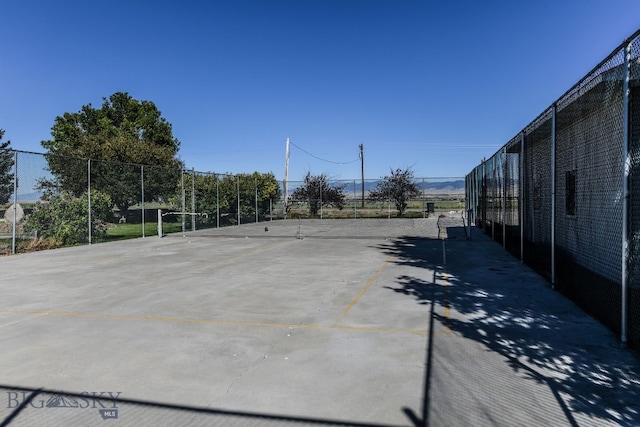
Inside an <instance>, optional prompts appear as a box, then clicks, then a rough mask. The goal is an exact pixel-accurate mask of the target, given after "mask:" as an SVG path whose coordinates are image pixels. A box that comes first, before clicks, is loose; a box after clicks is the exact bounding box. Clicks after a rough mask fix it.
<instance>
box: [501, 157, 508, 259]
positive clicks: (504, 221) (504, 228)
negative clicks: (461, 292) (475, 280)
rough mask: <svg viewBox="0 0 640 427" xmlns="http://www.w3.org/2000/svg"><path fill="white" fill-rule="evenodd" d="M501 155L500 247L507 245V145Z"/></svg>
mask: <svg viewBox="0 0 640 427" xmlns="http://www.w3.org/2000/svg"><path fill="white" fill-rule="evenodd" d="M502 156H503V157H504V159H503V162H502V165H503V166H502V247H503V248H505V249H506V247H507V168H508V164H507V146H506V145H505V147H504V148H503V151H502Z"/></svg>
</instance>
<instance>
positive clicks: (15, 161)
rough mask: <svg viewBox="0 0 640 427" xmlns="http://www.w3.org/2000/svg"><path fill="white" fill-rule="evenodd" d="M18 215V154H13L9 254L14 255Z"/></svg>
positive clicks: (15, 152)
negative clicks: (11, 225) (11, 220)
mask: <svg viewBox="0 0 640 427" xmlns="http://www.w3.org/2000/svg"><path fill="white" fill-rule="evenodd" d="M17 214H18V152H17V151H14V152H13V227H12V229H11V253H12V254H14V255H15V253H16V227H17V222H18V221H16V217H17Z"/></svg>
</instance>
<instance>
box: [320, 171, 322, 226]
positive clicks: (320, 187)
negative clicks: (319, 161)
mask: <svg viewBox="0 0 640 427" xmlns="http://www.w3.org/2000/svg"><path fill="white" fill-rule="evenodd" d="M320 219H322V180H320Z"/></svg>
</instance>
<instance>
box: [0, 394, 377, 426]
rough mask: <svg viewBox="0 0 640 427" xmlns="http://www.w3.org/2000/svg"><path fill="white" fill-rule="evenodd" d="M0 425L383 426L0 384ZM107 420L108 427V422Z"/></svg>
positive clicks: (117, 395) (118, 395) (115, 395)
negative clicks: (109, 422)
mask: <svg viewBox="0 0 640 427" xmlns="http://www.w3.org/2000/svg"><path fill="white" fill-rule="evenodd" d="M0 396H1V397H2V400H0V402H1V403H0V405H1V406H0V427H5V426H14V425H15V426H22V425H102V423H103V422H104V421H105V420H106V421H111V424H113V423H114V422H115V423H116V424H113V425H120V424H119V423H118V422H121V423H123V424H122V425H139V426H146V425H155V426H158V425H173V426H177V425H202V426H217V425H219V426H232V427H233V426H238V427H240V426H242V427H249V426H274V427H275V426H282V425H292V426H296V427H298V426H310V427H319V426H343V427H360V426H364V427H384V426H383V425H381V424H368V423H357V422H349V421H339V420H331V419H318V418H306V417H296V416H287V415H274V414H262V413H251V412H244V411H230V410H224V409H213V408H210V407H196V406H183V405H174V404H167V403H160V402H149V401H142V400H133V399H123V398H121V397H120V393H113V392H111V393H109V392H81V393H78V392H68V391H62V390H46V389H41V388H40V389H35V388H28V387H20V386H12V385H2V384H0ZM111 424H109V425H111Z"/></svg>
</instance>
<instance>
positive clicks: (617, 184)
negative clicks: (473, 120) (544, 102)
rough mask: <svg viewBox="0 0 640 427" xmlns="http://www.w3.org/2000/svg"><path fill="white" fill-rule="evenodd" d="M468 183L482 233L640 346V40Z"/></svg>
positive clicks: (571, 92)
mask: <svg viewBox="0 0 640 427" xmlns="http://www.w3.org/2000/svg"><path fill="white" fill-rule="evenodd" d="M465 181H466V186H467V190H466V198H467V201H468V205H467V208H468V209H469V212H470V215H471V216H472V218H474V221H475V224H476V225H477V226H478V227H481V228H482V230H483V231H485V232H486V233H487V234H489V235H491V236H492V238H494V239H495V240H496V241H498V242H500V243H501V244H502V245H503V246H504V247H505V248H506V249H507V250H509V251H510V252H512V253H513V254H514V255H516V256H518V257H520V258H521V259H522V260H523V261H524V262H526V263H528V264H530V265H532V266H533V267H534V268H536V269H537V271H539V272H540V273H541V274H542V275H544V276H546V277H547V279H548V280H549V281H550V282H551V285H552V286H553V287H555V288H557V289H559V290H560V291H562V292H563V293H565V294H566V295H568V296H569V297H570V298H572V299H573V300H574V301H576V302H578V303H579V304H580V305H581V306H582V307H583V308H584V309H585V310H587V311H588V312H589V313H591V314H592V315H594V316H595V317H597V318H598V319H599V320H601V321H602V322H603V323H605V324H606V325H607V326H609V327H610V328H612V329H613V330H616V331H619V332H620V333H621V337H622V341H623V343H626V342H627V340H628V341H629V342H631V343H633V344H634V345H636V346H637V345H639V344H640V267H639V263H638V262H637V261H639V260H640V31H638V32H636V34H634V35H633V36H632V37H630V38H629V39H628V40H626V41H625V42H624V43H622V44H621V45H620V46H619V47H618V48H617V49H615V50H614V51H613V52H612V53H611V54H610V55H609V56H608V57H607V58H605V60H603V61H602V62H601V63H600V64H599V65H598V66H597V67H596V68H594V69H593V70H592V71H591V72H590V73H589V74H588V75H587V76H585V77H584V78H583V79H582V80H580V81H579V82H578V83H577V84H576V85H574V86H573V87H572V88H571V89H570V90H569V91H567V92H566V93H565V94H564V95H563V96H562V97H560V98H559V99H558V100H557V101H556V102H555V103H554V104H553V105H552V106H551V107H550V108H549V109H547V110H545V111H544V112H542V114H540V115H539V116H538V117H537V118H536V119H535V120H533V121H532V122H531V123H530V124H529V125H527V126H526V127H525V128H524V129H523V130H522V132H521V133H520V134H519V135H517V136H516V137H514V138H513V139H512V140H510V141H509V142H507V143H506V144H505V145H504V146H503V147H502V149H500V150H499V151H498V152H496V153H495V154H494V155H493V156H492V157H490V158H489V159H486V160H484V161H483V162H482V163H481V164H480V165H478V166H477V167H476V168H474V170H473V171H472V172H471V173H469V174H468V175H467V176H466V178H465Z"/></svg>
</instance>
